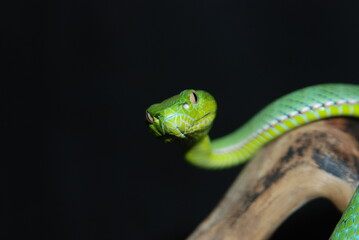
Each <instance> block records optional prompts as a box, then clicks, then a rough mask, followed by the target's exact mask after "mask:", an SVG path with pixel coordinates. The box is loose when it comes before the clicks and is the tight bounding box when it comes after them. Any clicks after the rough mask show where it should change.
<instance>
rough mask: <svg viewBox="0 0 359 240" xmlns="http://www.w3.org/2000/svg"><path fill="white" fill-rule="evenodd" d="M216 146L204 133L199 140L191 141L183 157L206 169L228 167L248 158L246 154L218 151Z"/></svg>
mask: <svg viewBox="0 0 359 240" xmlns="http://www.w3.org/2000/svg"><path fill="white" fill-rule="evenodd" d="M216 148H217V147H216V144H213V143H212V142H211V139H210V137H209V136H208V135H205V136H204V137H203V138H201V139H200V140H198V141H195V142H192V145H191V146H190V147H189V149H188V151H187V152H186V154H185V158H186V160H187V161H188V162H189V163H191V164H192V165H195V166H197V167H200V168H207V169H220V168H228V167H232V166H234V165H237V164H240V163H242V162H245V161H246V160H248V156H246V157H238V156H237V155H235V154H232V153H222V152H219V151H218V149H216Z"/></svg>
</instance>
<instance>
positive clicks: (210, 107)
mask: <svg viewBox="0 0 359 240" xmlns="http://www.w3.org/2000/svg"><path fill="white" fill-rule="evenodd" d="M216 110H217V104H216V101H215V99H214V98H213V96H212V95H211V94H209V93H208V92H205V91H202V90H198V91H196V90H193V89H188V90H184V91H182V92H181V93H180V94H178V95H176V96H173V97H171V98H168V99H166V100H164V101H163V102H161V103H157V104H153V105H151V106H150V107H149V108H148V109H147V110H146V119H147V123H148V126H149V128H150V131H151V132H152V133H153V134H154V135H155V136H157V137H160V138H162V139H163V140H164V141H165V142H172V141H175V140H187V141H190V140H198V139H200V138H202V137H204V136H205V135H206V134H207V133H208V131H209V130H210V128H211V126H212V123H213V120H214V118H215V116H216Z"/></svg>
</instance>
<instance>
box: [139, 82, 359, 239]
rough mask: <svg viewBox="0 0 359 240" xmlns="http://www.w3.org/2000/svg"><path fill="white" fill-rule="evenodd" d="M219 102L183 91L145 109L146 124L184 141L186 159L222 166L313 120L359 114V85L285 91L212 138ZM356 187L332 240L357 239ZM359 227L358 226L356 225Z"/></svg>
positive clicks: (166, 138) (158, 133) (235, 162)
mask: <svg viewBox="0 0 359 240" xmlns="http://www.w3.org/2000/svg"><path fill="white" fill-rule="evenodd" d="M216 110H217V104H216V101H215V99H214V98H213V96H212V95H211V94H209V93H208V92H205V91H201V90H198V91H197V90H193V89H189V90H184V91H183V92H181V93H180V94H179V95H176V96H174V97H172V98H169V99H167V100H165V101H163V102H162V103H158V104H154V105H152V106H150V107H149V108H148V109H147V111H146V117H147V121H148V123H149V128H150V130H151V131H152V132H153V134H154V135H156V136H158V137H160V138H163V139H164V141H165V142H174V141H179V142H184V143H185V144H186V145H187V147H188V151H187V152H186V154H185V158H186V160H187V161H188V162H190V163H191V164H193V165H195V166H198V167H201V168H207V169H216V168H226V167H231V166H235V165H238V164H241V163H244V162H246V161H247V160H249V159H250V158H251V157H252V156H253V155H254V154H255V153H256V152H257V151H258V149H259V148H261V147H262V146H263V145H265V144H266V143H268V142H270V141H271V140H273V139H275V138H276V137H278V136H280V135H282V134H284V133H286V132H288V131H290V130H292V129H294V128H297V127H300V126H302V125H305V124H307V123H310V122H314V121H317V120H321V119H325V118H330V117H338V116H349V117H359V85H352V84H340V83H337V84H321V85H316V86H310V87H307V88H303V89H300V90H297V91H294V92H292V93H289V94H287V95H285V96H283V97H281V98H279V99H277V100H276V101H274V102H272V103H271V104H269V105H268V106H266V107H265V108H264V109H262V110H261V111H260V112H259V113H258V114H256V115H255V116H254V117H253V118H252V119H250V120H249V121H248V122H247V123H245V124H244V125H243V126H242V127H240V128H239V129H237V130H236V131H234V132H233V133H230V134H228V135H226V136H223V137H221V138H218V139H215V140H212V141H211V140H210V137H209V136H208V132H209V130H210V128H211V127H212V123H213V120H214V118H215V116H216ZM358 214H359V190H357V191H356V192H355V193H354V195H353V198H352V200H351V201H350V203H349V205H348V208H347V209H346V211H345V212H344V214H343V216H342V219H341V220H340V221H339V223H338V225H337V227H336V228H335V230H334V232H333V234H332V236H331V238H330V239H332V240H337V239H359V215H358ZM357 228H358V230H357Z"/></svg>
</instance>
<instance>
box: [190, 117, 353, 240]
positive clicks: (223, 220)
mask: <svg viewBox="0 0 359 240" xmlns="http://www.w3.org/2000/svg"><path fill="white" fill-rule="evenodd" d="M358 141H359V121H358V120H355V119H350V118H333V119H328V120H321V121H318V122H314V123H311V124H308V125H305V126H303V127H300V128H298V129H295V130H293V131H291V132H289V133H287V134H285V135H283V136H282V137H280V138H278V139H276V140H275V141H273V142H271V143H270V144H268V145H266V146H265V147H264V148H263V149H262V150H261V151H260V152H259V153H258V154H256V156H255V157H254V158H253V159H252V160H251V161H250V162H249V163H248V164H247V166H246V167H245V168H244V169H243V171H242V172H241V173H240V175H239V176H238V177H237V179H236V180H235V182H234V183H233V184H232V186H231V187H230V189H229V190H228V192H227V193H226V194H225V196H224V198H223V199H222V200H221V202H220V203H219V204H218V206H217V207H216V208H215V209H214V210H213V211H212V213H211V214H210V215H209V216H208V217H207V219H205V220H204V221H203V222H202V223H201V224H200V225H199V226H198V227H197V229H196V230H195V231H194V232H193V234H191V236H190V237H189V238H188V239H187V240H234V239H241V240H263V239H268V238H269V237H270V236H271V234H272V233H273V232H274V231H275V230H276V229H277V228H278V226H279V225H280V224H281V223H282V222H283V221H284V220H285V219H286V218H287V217H288V216H289V215H290V214H291V213H293V212H294V211H295V210H297V209H298V208H300V207H301V206H302V205H303V204H305V203H307V202H308V201H310V200H312V199H314V198H318V197H325V198H328V199H329V200H330V201H332V202H333V203H334V204H335V205H336V207H337V208H339V209H340V210H341V211H344V210H345V208H346V206H347V204H348V202H349V200H350V199H351V196H352V194H353V193H354V191H355V188H356V186H357V185H358V184H359V175H358V173H359V144H358Z"/></svg>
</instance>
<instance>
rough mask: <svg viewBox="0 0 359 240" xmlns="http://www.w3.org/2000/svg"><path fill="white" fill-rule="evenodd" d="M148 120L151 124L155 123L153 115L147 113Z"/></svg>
mask: <svg viewBox="0 0 359 240" xmlns="http://www.w3.org/2000/svg"><path fill="white" fill-rule="evenodd" d="M146 120H147V122H149V123H151V124H152V123H153V117H152V115H151V113H149V112H146Z"/></svg>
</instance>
